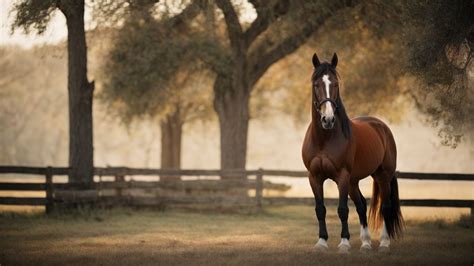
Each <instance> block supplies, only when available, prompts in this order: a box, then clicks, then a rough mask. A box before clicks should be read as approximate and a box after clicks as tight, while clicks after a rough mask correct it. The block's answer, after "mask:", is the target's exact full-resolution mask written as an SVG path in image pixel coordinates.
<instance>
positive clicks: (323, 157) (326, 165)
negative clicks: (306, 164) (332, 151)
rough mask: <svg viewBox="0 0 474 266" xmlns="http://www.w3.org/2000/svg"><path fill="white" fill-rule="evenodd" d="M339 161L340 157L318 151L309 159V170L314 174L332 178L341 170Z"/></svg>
mask: <svg viewBox="0 0 474 266" xmlns="http://www.w3.org/2000/svg"><path fill="white" fill-rule="evenodd" d="M339 161H340V158H334V157H333V156H330V155H328V154H325V153H319V154H317V155H316V156H315V157H314V158H313V159H312V160H311V165H310V171H311V173H312V174H313V175H314V176H317V177H322V178H330V179H333V178H335V177H336V176H337V175H338V173H339V172H340V170H341V163H340V162H339Z"/></svg>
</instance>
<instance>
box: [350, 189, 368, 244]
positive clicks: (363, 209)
mask: <svg viewBox="0 0 474 266" xmlns="http://www.w3.org/2000/svg"><path fill="white" fill-rule="evenodd" d="M349 196H350V197H351V199H352V200H353V201H354V204H355V206H356V210H357V214H359V222H360V240H361V242H362V245H361V246H360V250H361V251H363V252H365V251H368V250H370V249H372V241H371V240H370V233H369V228H368V227H367V201H366V200H365V198H364V196H363V195H362V193H361V192H360V189H359V184H358V183H351V184H350V187H349Z"/></svg>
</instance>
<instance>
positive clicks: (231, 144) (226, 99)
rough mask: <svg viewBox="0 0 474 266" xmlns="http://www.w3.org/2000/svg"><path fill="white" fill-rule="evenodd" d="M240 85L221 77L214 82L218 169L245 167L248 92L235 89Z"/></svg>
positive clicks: (242, 89)
mask: <svg viewBox="0 0 474 266" xmlns="http://www.w3.org/2000/svg"><path fill="white" fill-rule="evenodd" d="M242 84H243V83H235V82H231V81H230V80H229V79H228V78H226V77H222V76H218V77H217V78H216V81H215V83H214V109H215V110H216V112H217V114H218V117H219V126H220V134H221V136H220V141H221V169H245V164H246V159H247V135H248V125H249V118H250V116H249V100H250V93H249V89H247V88H245V87H243V88H235V87H236V86H239V85H240V86H243V85H242ZM229 178H230V177H229Z"/></svg>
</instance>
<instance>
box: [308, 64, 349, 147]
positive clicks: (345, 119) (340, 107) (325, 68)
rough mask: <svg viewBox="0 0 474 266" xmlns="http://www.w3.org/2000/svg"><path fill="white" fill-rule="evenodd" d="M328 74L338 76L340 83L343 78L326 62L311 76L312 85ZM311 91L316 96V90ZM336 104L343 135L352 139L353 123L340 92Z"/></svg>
mask: <svg viewBox="0 0 474 266" xmlns="http://www.w3.org/2000/svg"><path fill="white" fill-rule="evenodd" d="M328 72H330V73H332V74H334V75H336V77H337V78H338V80H339V82H341V78H340V76H339V73H337V71H336V68H334V67H333V66H332V65H331V64H329V63H326V62H325V63H322V64H321V65H319V66H318V68H316V69H315V70H314V72H313V75H312V76H311V81H312V83H314V82H315V81H316V80H318V79H319V78H321V76H323V75H324V74H326V73H328ZM340 87H341V86H340ZM311 91H312V93H313V94H314V90H313V89H312V90H311ZM336 103H337V109H336V115H337V117H338V118H339V119H340V120H341V125H342V133H343V134H344V137H346V138H347V139H350V138H351V136H352V128H351V121H350V119H349V116H347V113H346V108H344V104H343V103H342V99H341V95H340V93H339V91H338V95H337V99H336ZM313 108H314V107H313Z"/></svg>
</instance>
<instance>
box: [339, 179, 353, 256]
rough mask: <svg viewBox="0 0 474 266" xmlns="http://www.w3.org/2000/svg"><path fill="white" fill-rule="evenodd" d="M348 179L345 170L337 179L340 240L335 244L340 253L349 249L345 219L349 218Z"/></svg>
mask: <svg viewBox="0 0 474 266" xmlns="http://www.w3.org/2000/svg"><path fill="white" fill-rule="evenodd" d="M349 180H350V175H349V173H348V172H347V171H342V172H341V175H340V176H339V178H338V180H337V188H338V190H339V205H338V207H337V214H338V216H339V219H340V220H341V225H342V230H341V242H340V243H339V245H338V246H337V247H338V249H339V252H340V253H348V252H349V250H350V249H351V244H350V243H349V239H350V237H351V235H350V234H349V225H348V223H347V219H348V218H349V208H348V206H347V196H348V194H349Z"/></svg>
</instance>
